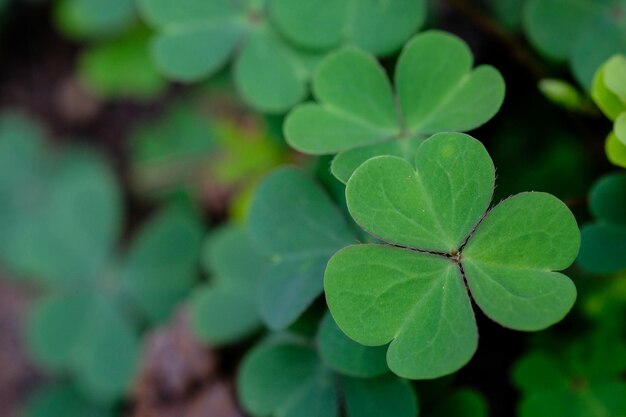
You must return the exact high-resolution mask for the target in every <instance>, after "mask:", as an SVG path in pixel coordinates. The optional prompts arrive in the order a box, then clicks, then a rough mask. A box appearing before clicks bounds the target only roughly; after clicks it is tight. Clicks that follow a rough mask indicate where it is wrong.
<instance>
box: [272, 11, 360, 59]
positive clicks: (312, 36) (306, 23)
mask: <svg viewBox="0 0 626 417" xmlns="http://www.w3.org/2000/svg"><path fill="white" fill-rule="evenodd" d="M348 3H350V2H349V1H346V0H321V1H310V0H300V1H298V2H293V1H289V0H273V1H271V2H270V3H269V7H270V16H271V17H272V21H273V22H274V23H275V24H276V26H277V28H278V30H279V31H280V32H281V33H282V34H284V35H285V36H286V37H287V38H289V39H290V40H291V41H293V42H294V43H296V44H298V45H300V46H303V47H304V48H313V49H327V48H330V47H333V46H335V45H336V44H338V43H339V42H340V41H341V40H342V37H343V35H344V25H345V22H346V19H347V17H348Z"/></svg>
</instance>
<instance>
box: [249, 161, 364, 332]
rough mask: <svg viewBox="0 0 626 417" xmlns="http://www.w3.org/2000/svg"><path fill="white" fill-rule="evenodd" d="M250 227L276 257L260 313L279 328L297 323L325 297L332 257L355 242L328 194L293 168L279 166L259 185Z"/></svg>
mask: <svg viewBox="0 0 626 417" xmlns="http://www.w3.org/2000/svg"><path fill="white" fill-rule="evenodd" d="M295 195H297V196H298V198H294V196H295ZM285 219H289V222H288V223H285ZM248 230H249V232H250V237H251V239H252V242H253V244H254V245H255V246H256V247H257V249H258V250H259V251H261V252H263V253H265V254H266V255H267V256H268V257H269V258H270V260H271V261H272V266H270V267H269V269H268V270H267V271H266V274H265V277H264V279H263V282H262V284H261V288H260V294H259V297H260V300H259V301H260V312H261V317H262V318H263V320H264V321H265V322H266V324H268V325H269V326H270V327H271V328H274V329H280V328H285V327H286V326H288V325H289V324H291V323H293V321H294V320H296V319H297V318H298V317H299V316H300V315H301V314H302V313H303V312H304V310H305V309H306V308H307V307H308V306H309V305H310V304H311V303H312V302H313V301H314V300H315V298H317V296H319V295H320V293H321V292H322V287H323V282H322V280H323V276H324V268H325V267H326V263H327V262H328V259H330V257H331V256H332V255H333V253H335V252H336V251H337V250H338V249H340V248H342V247H344V246H346V245H348V244H350V243H352V242H354V240H355V237H354V235H353V234H352V232H351V231H350V230H349V229H348V226H347V224H346V223H345V221H344V219H343V218H342V217H341V214H340V213H339V211H338V210H337V208H336V207H334V205H333V203H332V202H331V201H330V199H329V198H328V196H326V195H325V194H324V192H323V191H322V190H321V189H320V188H319V187H318V186H317V185H316V184H315V183H313V182H312V181H311V180H310V179H309V178H307V177H306V176H305V175H304V174H302V173H301V172H299V171H297V170H295V169H293V168H283V169H279V170H276V171H274V172H273V173H272V174H270V175H269V176H268V177H267V178H266V179H265V180H264V181H263V182H262V183H261V184H260V185H259V187H258V189H257V192H256V194H255V196H254V199H253V201H252V205H251V207H250V214H249V218H248Z"/></svg>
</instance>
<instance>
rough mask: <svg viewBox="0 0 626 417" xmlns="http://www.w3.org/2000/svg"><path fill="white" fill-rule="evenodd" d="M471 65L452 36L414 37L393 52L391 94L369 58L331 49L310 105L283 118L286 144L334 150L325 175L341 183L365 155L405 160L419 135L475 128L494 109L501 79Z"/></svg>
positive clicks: (487, 69) (499, 97) (303, 148)
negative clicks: (329, 172) (329, 171)
mask: <svg viewBox="0 0 626 417" xmlns="http://www.w3.org/2000/svg"><path fill="white" fill-rule="evenodd" d="M472 61H473V59H472V55H471V52H470V50H469V48H468V47H467V46H466V45H465V44H464V43H463V41H461V40H460V39H458V38H456V37H455V36H453V35H449V34H445V33H443V32H437V31H430V32H425V33H422V34H419V35H417V36H415V37H414V38H413V39H412V40H411V41H410V42H409V43H408V44H407V45H406V46H405V47H404V49H403V51H402V53H401V55H400V58H399V60H398V63H397V66H396V70H395V88H396V93H395V94H394V91H393V89H392V87H391V83H390V81H389V80H388V78H387V76H386V74H385V72H384V70H383V69H382V67H381V66H380V65H379V64H378V63H377V62H376V61H375V59H374V58H373V57H372V56H370V55H368V54H366V53H365V52H362V51H360V50H357V49H345V50H342V51H339V52H337V53H335V54H333V55H331V56H329V57H328V58H326V59H325V60H324V61H323V62H322V63H321V64H320V66H319V68H318V70H317V72H316V74H315V76H314V79H313V92H314V95H315V97H316V99H317V102H318V103H316V104H313V103H307V104H303V105H300V106H298V107H296V108H295V109H294V110H293V111H292V112H291V113H290V114H289V116H288V118H287V120H286V122H285V134H286V137H287V141H288V142H289V144H290V145H291V146H293V147H294V148H296V149H298V150H300V151H303V152H306V153H313V154H327V153H337V152H341V153H340V154H339V155H338V156H337V158H336V160H335V161H334V162H333V167H332V170H333V172H334V173H335V174H336V175H337V177H338V178H339V179H340V180H342V181H343V182H346V181H347V180H348V178H349V174H350V173H351V172H352V171H351V170H353V168H354V167H355V166H358V164H359V163H362V162H365V160H366V159H367V158H368V157H370V156H373V155H381V154H387V153H388V154H391V155H398V156H405V157H406V158H407V159H410V158H411V157H412V156H413V153H412V152H410V150H413V149H415V148H416V147H417V146H418V144H419V142H420V140H421V138H423V137H424V136H425V135H427V134H430V133H435V132H439V131H464V130H470V129H473V128H476V127H478V126H480V125H482V124H483V123H485V122H486V121H487V120H489V119H490V118H491V117H492V116H493V115H494V114H495V113H496V111H497V110H498V109H499V107H500V105H501V104H502V100H503V98H504V82H503V80H502V77H501V76H500V74H499V73H498V71H496V70H495V69H494V68H492V67H489V66H480V67H478V68H476V69H474V70H472ZM396 95H397V97H396ZM396 99H397V102H398V105H397V106H396ZM392 139H395V140H396V141H397V142H398V145H396V144H394V142H395V141H391V140H392ZM369 147H371V148H372V149H371V150H370V149H369ZM355 148H356V149H355ZM359 149H361V150H360V151H359ZM344 152H345V153H350V155H349V156H344Z"/></svg>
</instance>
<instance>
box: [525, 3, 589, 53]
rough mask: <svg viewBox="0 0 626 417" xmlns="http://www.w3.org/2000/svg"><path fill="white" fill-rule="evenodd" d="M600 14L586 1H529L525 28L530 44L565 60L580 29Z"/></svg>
mask: <svg viewBox="0 0 626 417" xmlns="http://www.w3.org/2000/svg"><path fill="white" fill-rule="evenodd" d="M601 14H602V9H601V8H600V7H597V6H594V4H593V2H591V1H587V0H530V1H528V2H527V4H526V9H525V14H524V27H525V29H526V33H527V35H528V37H529V39H530V41H531V42H532V43H533V45H534V46H535V47H536V48H537V49H539V50H540V51H541V52H543V53H544V54H546V55H547V56H549V57H551V58H554V59H561V60H564V59H567V58H568V57H569V56H570V54H571V53H572V50H573V48H574V44H575V42H576V40H577V39H578V36H579V34H580V31H581V30H584V29H585V28H586V27H587V25H589V24H590V23H589V22H590V21H593V20H594V18H597V17H599V16H600V15H601Z"/></svg>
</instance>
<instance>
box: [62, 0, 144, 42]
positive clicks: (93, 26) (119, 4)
mask: <svg viewBox="0 0 626 417" xmlns="http://www.w3.org/2000/svg"><path fill="white" fill-rule="evenodd" d="M54 17H55V20H56V24H57V26H58V27H59V29H61V31H63V33H65V34H66V35H67V36H70V37H72V38H77V39H85V38H107V37H112V36H115V35H118V34H120V33H121V32H123V31H124V30H126V29H128V28H129V27H130V26H131V25H132V24H133V22H134V21H135V3H134V1H133V0H117V1H115V2H110V1H108V0H60V1H58V2H56V4H55V13H54Z"/></svg>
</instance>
